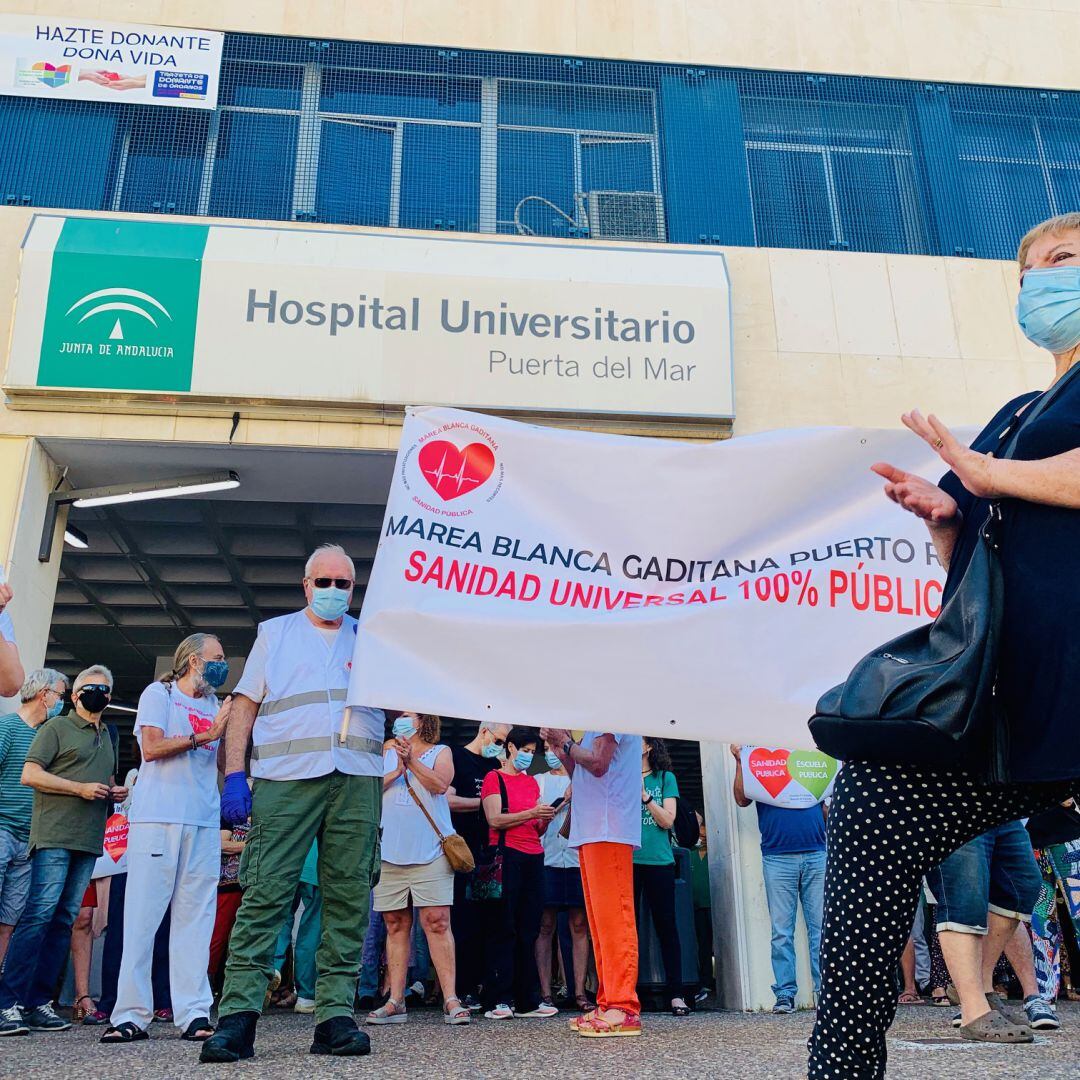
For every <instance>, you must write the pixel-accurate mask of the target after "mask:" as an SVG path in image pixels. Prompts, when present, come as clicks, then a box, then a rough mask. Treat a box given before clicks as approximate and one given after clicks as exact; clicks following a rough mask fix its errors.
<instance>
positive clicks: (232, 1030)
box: [199, 1012, 259, 1063]
mask: <svg viewBox="0 0 1080 1080" xmlns="http://www.w3.org/2000/svg"><path fill="white" fill-rule="evenodd" d="M258 1020H259V1014H258V1013H257V1012H238V1013H228V1014H227V1015H226V1016H222V1017H220V1018H219V1019H218V1026H217V1031H215V1032H214V1034H213V1035H211V1036H210V1038H209V1039H207V1040H206V1042H204V1043H203V1044H202V1050H201V1051H200V1053H199V1060H200V1061H202V1062H204V1063H205V1062H226V1061H245V1060H246V1059H247V1058H250V1057H254V1056H255V1025H256V1023H258Z"/></svg>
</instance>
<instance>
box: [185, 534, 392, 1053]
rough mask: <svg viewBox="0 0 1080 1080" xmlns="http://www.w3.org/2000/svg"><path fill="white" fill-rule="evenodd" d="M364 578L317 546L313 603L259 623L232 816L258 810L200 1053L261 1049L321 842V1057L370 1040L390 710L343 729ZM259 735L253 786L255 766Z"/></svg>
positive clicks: (227, 792)
mask: <svg viewBox="0 0 1080 1080" xmlns="http://www.w3.org/2000/svg"><path fill="white" fill-rule="evenodd" d="M355 582H356V571H355V569H354V567H353V562H352V559H350V558H349V556H348V555H346V553H345V552H344V550H343V549H342V548H340V547H338V546H337V545H336V544H327V545H324V546H323V547H320V548H318V549H317V550H316V551H315V552H314V553H313V554H312V555H311V557H310V558H309V559H308V561H307V566H306V567H305V569H304V579H303V588H304V596H305V598H306V600H307V606H306V607H304V608H302V609H301V610H300V611H297V612H294V613H293V614H291V615H283V616H280V617H279V618H276V619H270V620H269V621H268V622H264V623H262V624H261V625H260V626H259V633H258V637H257V638H256V641H255V645H254V646H253V647H252V650H251V655H250V656H249V657H248V659H247V664H246V666H245V668H244V674H243V675H242V676H241V678H240V682H239V683H238V684H237V687H236V690H235V692H234V699H233V708H232V715H231V716H230V719H229V729H228V733H227V735H226V740H225V742H226V747H225V756H226V762H225V770H226V775H225V789H224V791H223V793H222V798H221V814H222V817H223V818H224V819H225V820H226V821H228V822H230V823H237V822H241V821H243V820H245V819H246V818H247V816H248V814H249V813H250V814H251V817H252V828H251V832H250V833H249V835H248V839H247V846H246V847H245V849H244V854H243V858H242V860H241V863H240V883H241V885H243V886H244V897H243V900H242V901H241V903H240V910H239V912H238V913H237V917H236V924H235V925H234V927H233V932H232V938H231V939H230V942H229V959H228V963H227V965H226V968H225V988H224V990H223V991H222V995H221V1001H220V1004H219V1006H218V1012H219V1014H220V1020H219V1022H218V1030H217V1033H216V1034H215V1035H213V1036H212V1037H211V1038H209V1039H208V1040H207V1041H206V1042H205V1043H203V1048H202V1053H201V1055H200V1060H201V1061H209V1062H230V1061H237V1060H240V1059H241V1058H250V1057H252V1056H253V1055H254V1053H255V1025H256V1022H257V1021H258V1019H259V1014H260V1012H261V1011H262V1006H263V998H264V995H265V993H266V988H267V983H268V981H269V980H270V979H271V978H272V976H273V971H274V967H273V963H274V951H275V945H276V942H277V936H278V931H279V930H280V929H281V926H282V923H283V922H284V920H285V918H286V917H287V916H288V914H289V912H290V910H291V904H292V899H293V894H294V892H295V890H296V885H297V882H298V881H299V879H300V871H301V869H302V868H303V864H304V858H305V856H306V855H307V853H308V849H309V848H310V847H311V842H312V841H313V840H314V839H315V838H316V837H318V840H319V885H320V887H321V889H322V894H323V909H322V941H321V943H320V945H319V950H318V952H317V954H316V967H317V969H318V980H317V982H316V985H315V1020H316V1025H315V1038H314V1041H313V1042H312V1045H311V1053H313V1054H333V1055H335V1056H346V1055H361V1054H367V1053H368V1052H369V1051H370V1048H371V1047H370V1043H369V1041H368V1037H367V1035H366V1034H365V1033H364V1032H362V1031H360V1030H359V1029H358V1028H357V1026H356V1021H355V1019H354V1018H353V998H354V995H355V991H356V972H357V971H358V970H359V967H360V954H361V950H362V947H363V943H364V932H365V930H366V929H367V922H368V900H369V895H370V891H371V886H372V884H373V882H372V879H373V877H374V876H375V873H376V866H377V863H376V855H377V851H378V846H379V818H380V813H381V809H382V775H383V761H382V745H383V734H384V731H385V725H386V718H385V717H384V715H383V713H382V712H381V710H379V709H366V708H355V707H354V708H352V709H351V710H350V713H349V720H348V724H347V727H346V726H344V724H345V698H346V694H347V691H348V686H349V674H350V671H351V669H352V659H353V650H354V648H355V644H356V625H357V624H356V620H355V619H354V618H353V617H352V616H351V615H349V614H348V609H349V604H350V603H351V602H352V593H353V585H354V584H355ZM249 740H250V742H251V773H252V775H253V776H254V778H255V781H254V790H253V791H249V790H248V784H247V775H246V769H245V759H246V756H247V747H248V742H249Z"/></svg>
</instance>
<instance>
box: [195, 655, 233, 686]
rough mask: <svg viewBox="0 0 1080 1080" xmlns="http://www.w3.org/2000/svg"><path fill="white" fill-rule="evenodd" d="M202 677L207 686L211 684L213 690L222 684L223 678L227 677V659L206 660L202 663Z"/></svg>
mask: <svg viewBox="0 0 1080 1080" xmlns="http://www.w3.org/2000/svg"><path fill="white" fill-rule="evenodd" d="M202 677H203V678H204V679H205V680H206V682H207V685H208V686H212V687H213V688H214V689H215V690H216V689H217V688H218V687H219V686H222V685H224V683H225V680H226V679H227V678H228V677H229V661H228V660H207V661H206V663H204V664H203V669H202Z"/></svg>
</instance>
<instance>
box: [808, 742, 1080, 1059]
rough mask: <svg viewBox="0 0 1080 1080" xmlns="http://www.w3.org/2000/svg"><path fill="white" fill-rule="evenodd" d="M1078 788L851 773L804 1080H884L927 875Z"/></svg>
mask: <svg viewBox="0 0 1080 1080" xmlns="http://www.w3.org/2000/svg"><path fill="white" fill-rule="evenodd" d="M1078 790H1080V781H1058V782H1054V783H1047V784H1004V785H995V786H990V785H988V784H985V783H983V782H981V781H979V780H976V779H975V778H974V777H972V776H971V775H969V774H967V773H964V772H959V771H955V772H948V771H937V770H932V769H926V768H921V767H917V766H908V765H878V764H872V763H869V762H859V761H854V762H847V763H846V764H845V766H844V768H843V769H842V770H841V772H840V775H839V777H838V778H837V781H836V790H835V794H834V798H833V803H832V808H831V810H830V812H829V822H828V862H827V865H826V869H825V922H824V927H823V931H822V941H821V998H820V1001H819V1004H818V1015H817V1023H816V1025H815V1026H814V1032H813V1034H812V1035H811V1037H810V1067H809V1074H808V1075H809V1080H880V1078H881V1077H884V1075H885V1056H886V1051H885V1033H886V1031H888V1029H889V1026H890V1025H891V1024H892V1022H893V1017H894V1016H895V1014H896V996H897V985H896V978H895V972H896V965H897V962H898V961H899V959H900V954H901V952H903V949H904V945H905V943H906V942H907V939H908V934H909V933H910V932H911V926H912V923H913V921H914V919H915V910H916V907H917V906H918V902H919V885H920V882H921V880H922V876H923V874H925V873H926V872H927V871H928V870H930V869H932V868H933V867H935V866H937V865H938V864H939V863H941V861H942V860H943V859H944V858H945V857H946V856H947V855H949V854H950V853H951V852H953V851H955V850H956V849H957V848H958V847H961V846H962V845H963V844H966V843H967V842H968V841H969V840H973V839H974V838H975V837H976V836H979V835H981V834H982V833H984V832H986V830H987V829H989V828H992V827H993V826H995V825H1000V824H1002V823H1003V822H1006V821H1012V820H1014V819H1016V818H1020V817H1027V816H1028V815H1030V814H1033V813H1035V812H1036V811H1038V810H1041V809H1045V808H1047V807H1050V806H1052V805H1054V803H1057V802H1061V801H1063V800H1064V799H1067V798H1069V797H1070V795H1072V794H1073V792H1074V791H1078Z"/></svg>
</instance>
